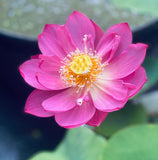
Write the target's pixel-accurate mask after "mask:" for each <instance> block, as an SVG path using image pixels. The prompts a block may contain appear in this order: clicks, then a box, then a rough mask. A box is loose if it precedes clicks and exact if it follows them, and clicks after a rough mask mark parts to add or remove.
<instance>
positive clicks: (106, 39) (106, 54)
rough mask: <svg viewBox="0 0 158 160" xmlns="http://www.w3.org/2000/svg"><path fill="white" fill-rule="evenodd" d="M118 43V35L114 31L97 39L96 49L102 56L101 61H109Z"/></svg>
mask: <svg viewBox="0 0 158 160" xmlns="http://www.w3.org/2000/svg"><path fill="white" fill-rule="evenodd" d="M119 43H120V36H118V35H117V34H116V33H111V34H109V35H108V36H105V35H104V36H103V37H102V38H101V40H100V41H99V43H98V45H97V48H96V51H97V54H98V55H101V57H102V63H104V62H105V61H107V62H108V61H110V60H111V58H112V57H113V55H114V54H115V52H116V50H117V49H118V46H119Z"/></svg>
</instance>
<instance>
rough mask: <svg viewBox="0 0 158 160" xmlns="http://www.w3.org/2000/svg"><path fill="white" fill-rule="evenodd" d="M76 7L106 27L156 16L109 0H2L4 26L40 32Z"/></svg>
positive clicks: (34, 33) (0, 12)
mask: <svg viewBox="0 0 158 160" xmlns="http://www.w3.org/2000/svg"><path fill="white" fill-rule="evenodd" d="M74 10H77V11H80V12H83V13H84V14H86V15H87V16H88V17H90V18H91V19H93V20H94V21H95V22H96V23H97V24H99V26H101V28H102V29H103V30H106V29H107V28H108V27H110V26H111V25H113V24H117V23H120V22H125V21H126V22H128V23H129V24H130V26H131V27H132V28H134V27H137V26H140V25H143V24H145V23H146V22H149V21H151V20H152V19H154V17H152V16H150V15H140V14H137V13H135V12H133V11H129V10H121V9H118V8H116V7H115V6H114V5H112V4H111V3H110V2H109V1H108V0H80V1H73V0H38V1H35V0H34V1H33V0H16V1H15V0H7V1H6V0H0V22H1V23H0V28H2V29H6V30H10V31H13V32H16V33H23V34H26V35H31V36H37V35H38V34H39V33H40V32H41V31H42V29H43V27H44V25H45V24H49V23H58V24H63V23H65V21H66V19H67V17H68V15H69V14H70V13H71V12H72V11H74Z"/></svg>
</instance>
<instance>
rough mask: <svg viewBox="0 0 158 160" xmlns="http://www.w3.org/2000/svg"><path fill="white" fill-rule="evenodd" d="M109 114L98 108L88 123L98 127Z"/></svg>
mask: <svg viewBox="0 0 158 160" xmlns="http://www.w3.org/2000/svg"><path fill="white" fill-rule="evenodd" d="M107 115H108V113H107V112H102V111H99V110H96V112H95V114H94V116H93V117H92V118H91V119H90V120H89V121H88V122H87V123H86V124H87V125H90V126H94V127H98V126H99V125H100V124H101V123H102V122H103V120H104V119H105V118H106V116H107Z"/></svg>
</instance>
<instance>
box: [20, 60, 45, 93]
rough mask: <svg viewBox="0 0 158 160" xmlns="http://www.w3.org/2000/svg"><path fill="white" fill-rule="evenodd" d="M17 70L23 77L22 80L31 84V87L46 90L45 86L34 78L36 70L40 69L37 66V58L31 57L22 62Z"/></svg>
mask: <svg viewBox="0 0 158 160" xmlns="http://www.w3.org/2000/svg"><path fill="white" fill-rule="evenodd" d="M19 71H20V73H21V75H22V77H23V78H24V80H25V81H26V82H27V83H28V84H29V85H31V86H32V87H35V88H38V89H42V90H48V89H47V88H45V87H43V86H42V85H40V84H39V83H38V82H37V80H36V74H37V72H39V71H41V70H40V68H39V60H38V59H31V60H28V61H26V62H24V63H23V64H22V65H21V66H20V67H19Z"/></svg>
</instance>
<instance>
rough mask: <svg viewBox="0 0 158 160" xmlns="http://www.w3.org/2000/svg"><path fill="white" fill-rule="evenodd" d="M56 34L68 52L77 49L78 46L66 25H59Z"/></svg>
mask: <svg viewBox="0 0 158 160" xmlns="http://www.w3.org/2000/svg"><path fill="white" fill-rule="evenodd" d="M56 35H57V38H58V41H59V43H60V45H61V46H62V48H63V49H64V51H65V52H66V53H67V54H69V53H70V52H74V51H75V50H76V46H75V44H74V42H73V41H72V39H71V36H70V33H69V31H68V29H67V28H66V26H65V25H64V26H61V27H59V28H58V29H57V30H56Z"/></svg>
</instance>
